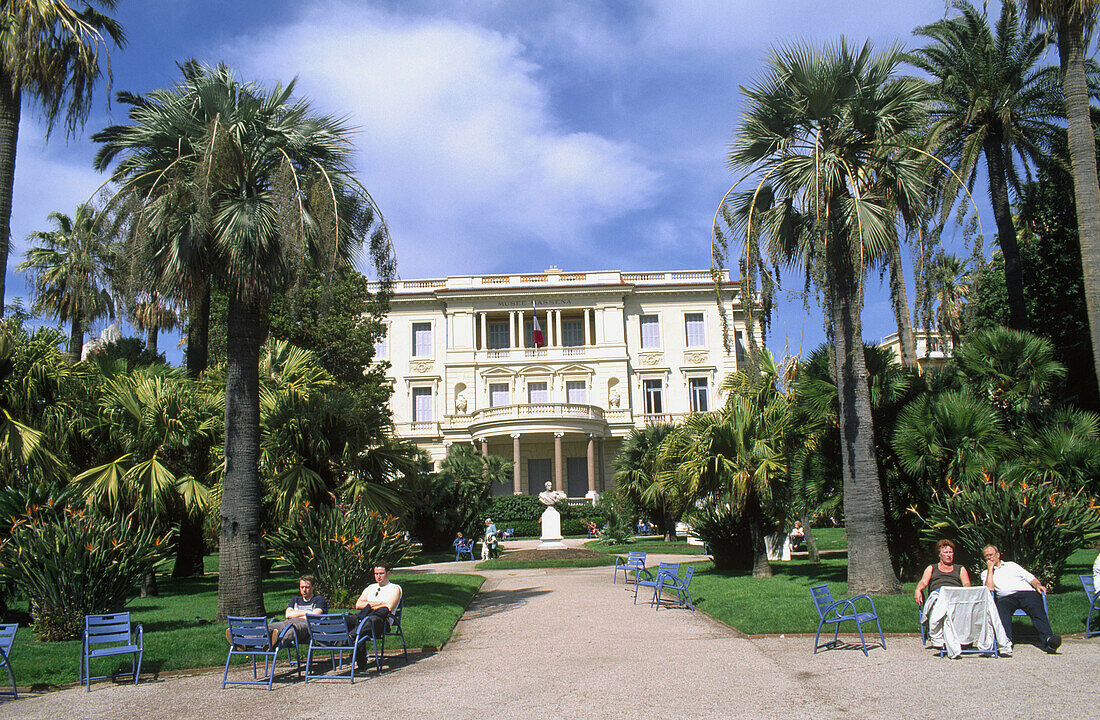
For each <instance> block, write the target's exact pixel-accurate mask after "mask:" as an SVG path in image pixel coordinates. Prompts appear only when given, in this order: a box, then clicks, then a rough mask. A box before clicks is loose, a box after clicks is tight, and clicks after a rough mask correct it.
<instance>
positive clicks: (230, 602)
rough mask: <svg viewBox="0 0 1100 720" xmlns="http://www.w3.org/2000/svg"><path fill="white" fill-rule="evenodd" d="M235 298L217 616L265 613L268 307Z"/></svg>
mask: <svg viewBox="0 0 1100 720" xmlns="http://www.w3.org/2000/svg"><path fill="white" fill-rule="evenodd" d="M235 295H236V293H233V296H231V297H230V299H229V316H228V318H227V324H228V345H227V347H228V357H227V358H226V368H225V370H226V379H225V479H224V481H223V486H222V504H221V542H220V549H219V553H218V555H219V560H220V570H219V573H218V614H217V621H218V622H223V621H224V620H225V618H226V616H228V615H252V616H255V615H263V614H264V597H263V590H262V588H261V584H260V581H261V579H262V576H263V572H262V566H261V563H260V550H261V538H260V502H261V497H262V495H261V487H260V473H259V459H260V385H259V367H260V346H261V343H262V342H263V336H264V332H263V312H262V310H261V309H260V307H259V306H258V304H257V303H255V302H243V301H241V300H240V299H238V298H236V297H235Z"/></svg>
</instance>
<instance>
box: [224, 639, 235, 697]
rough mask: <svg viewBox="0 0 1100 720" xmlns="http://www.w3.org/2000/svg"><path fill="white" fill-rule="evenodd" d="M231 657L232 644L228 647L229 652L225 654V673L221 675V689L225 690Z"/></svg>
mask: <svg viewBox="0 0 1100 720" xmlns="http://www.w3.org/2000/svg"><path fill="white" fill-rule="evenodd" d="M232 659H233V646H232V645H231V646H230V647H229V654H228V655H226V656H225V673H224V674H223V675H222V690H225V686H226V683H227V682H228V681H229V661H230V660H232Z"/></svg>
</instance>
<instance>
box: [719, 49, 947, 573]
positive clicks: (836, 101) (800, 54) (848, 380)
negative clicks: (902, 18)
mask: <svg viewBox="0 0 1100 720" xmlns="http://www.w3.org/2000/svg"><path fill="white" fill-rule="evenodd" d="M902 57H903V56H902V53H901V51H900V50H899V49H898V48H892V49H890V50H888V51H887V52H885V53H881V54H875V53H874V52H873V49H872V47H871V44H870V43H867V44H865V45H864V46H863V47H862V48H861V49H858V50H854V49H853V48H850V47H849V46H848V44H847V42H846V41H845V40H843V39H842V40H841V42H840V43H839V44H838V45H835V46H829V47H826V48H825V49H824V50H823V51H816V50H813V49H811V48H809V47H805V46H792V47H787V48H783V49H782V50H779V51H775V52H773V54H772V57H771V60H770V63H769V64H770V69H769V71H768V72H767V73H766V74H765V76H764V77H763V78H761V79H760V80H758V81H757V82H756V83H754V84H753V85H752V86H751V87H749V88H748V89H746V90H745V93H746V95H747V96H748V101H749V102H748V108H747V110H746V113H745V120H744V121H743V122H742V124H741V127H740V130H739V132H738V134H737V136H735V138H734V141H733V150H732V151H731V152H730V155H729V158H728V164H729V165H730V167H731V168H733V169H747V170H749V171H753V172H757V173H759V174H761V175H763V176H764V179H765V180H766V182H767V184H768V193H769V194H771V195H772V196H774V198H775V202H774V204H773V205H772V207H771V208H770V209H769V210H768V212H767V214H766V216H765V217H764V218H763V220H762V224H761V228H760V230H761V234H762V235H763V236H765V237H766V239H767V242H768V254H769V255H770V257H771V258H772V260H773V261H774V262H777V263H778V262H783V263H794V262H798V263H801V264H803V265H805V266H806V268H807V273H808V275H809V276H810V277H811V278H814V279H816V281H817V283H818V287H819V288H820V289H821V291H822V292H823V294H824V296H825V305H826V310H827V312H826V316H827V319H828V326H829V332H830V334H831V337H832V339H833V343H834V351H835V353H834V358H833V361H834V373H835V376H836V378H837V384H838V386H839V388H840V392H839V398H840V402H839V413H840V415H839V426H840V429H841V439H842V443H843V449H844V452H843V477H844V500H845V508H844V510H845V517H846V519H847V521H848V538H849V564H848V591H849V592H850V593H856V594H858V593H864V592H874V593H882V592H897V591H898V590H899V588H900V586H899V584H898V580H897V577H896V576H895V574H894V571H893V568H892V567H891V563H890V553H889V551H888V549H887V543H886V529H885V523H884V510H883V503H882V490H881V487H880V484H879V477H878V469H877V466H876V463H875V454H874V429H873V420H872V416H871V405H870V400H869V397H868V389H867V368H866V365H865V362H864V357H863V339H862V323H861V319H860V313H861V309H862V304H863V279H864V275H865V272H866V268H867V266H868V264H869V263H870V262H871V261H872V260H874V259H876V258H879V257H881V256H882V255H883V254H884V252H885V245H886V243H887V242H888V241H889V239H890V237H891V236H892V234H893V232H894V229H893V225H894V222H895V218H896V217H897V214H900V215H901V216H902V218H903V219H904V220H905V222H906V223H907V224H910V225H911V224H912V223H913V222H914V221H915V220H916V212H917V210H918V209H919V208H920V206H921V204H922V202H923V194H924V190H925V187H926V185H925V182H924V180H923V175H922V170H921V163H920V162H918V161H917V160H916V159H915V157H914V156H913V155H912V154H910V153H903V152H898V149H899V147H902V146H903V145H904V140H905V138H906V137H907V136H908V135H909V134H910V133H912V132H915V131H916V129H917V128H918V127H920V125H921V123H922V121H923V118H922V109H923V99H924V94H923V89H922V87H921V85H920V84H919V83H918V82H916V81H915V80H912V79H908V78H901V79H898V78H895V77H894V71H895V69H896V68H897V66H898V65H899V64H900V63H901V61H902Z"/></svg>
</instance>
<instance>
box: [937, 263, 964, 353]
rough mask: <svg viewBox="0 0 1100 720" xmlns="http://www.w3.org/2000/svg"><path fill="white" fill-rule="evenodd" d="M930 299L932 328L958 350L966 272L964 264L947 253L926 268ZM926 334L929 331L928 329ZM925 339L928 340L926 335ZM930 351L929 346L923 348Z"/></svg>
mask: <svg viewBox="0 0 1100 720" xmlns="http://www.w3.org/2000/svg"><path fill="white" fill-rule="evenodd" d="M928 273H929V282H930V284H931V286H932V300H933V301H934V302H935V303H936V310H935V316H936V329H937V330H938V331H939V332H946V333H947V334H948V335H949V336H950V337H951V347H953V348H957V347H959V337H960V335H961V334H962V316H963V309H964V308H965V307H966V296H967V293H968V292H969V290H970V273H969V272H968V271H967V268H966V262H965V261H964V260H962V259H960V258H959V257H957V256H955V255H952V254H950V253H941V254H940V255H937V256H936V258H935V260H933V262H932V267H930V268H929V269H928ZM928 330H929V331H931V330H932V328H928ZM928 340H931V335H929V337H928ZM926 348H927V349H930V348H931V343H928V344H927V345H926Z"/></svg>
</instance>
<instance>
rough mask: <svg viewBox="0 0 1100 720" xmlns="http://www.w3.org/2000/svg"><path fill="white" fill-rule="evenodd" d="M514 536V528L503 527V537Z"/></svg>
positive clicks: (509, 538)
mask: <svg viewBox="0 0 1100 720" xmlns="http://www.w3.org/2000/svg"><path fill="white" fill-rule="evenodd" d="M515 537H516V531H515V529H514V528H504V539H505V540H514V539H515Z"/></svg>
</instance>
